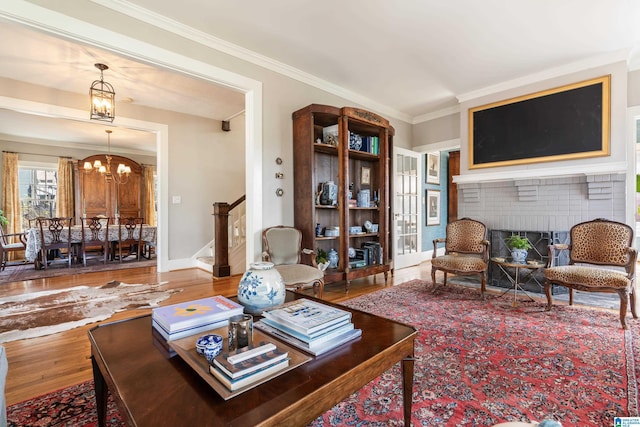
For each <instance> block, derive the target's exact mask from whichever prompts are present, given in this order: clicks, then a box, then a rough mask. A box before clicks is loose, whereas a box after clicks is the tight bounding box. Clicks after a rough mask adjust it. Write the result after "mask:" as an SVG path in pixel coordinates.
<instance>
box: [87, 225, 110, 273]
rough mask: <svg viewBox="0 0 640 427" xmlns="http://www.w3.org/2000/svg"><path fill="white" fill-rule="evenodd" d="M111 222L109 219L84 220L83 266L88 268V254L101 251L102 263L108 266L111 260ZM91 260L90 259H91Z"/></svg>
mask: <svg viewBox="0 0 640 427" xmlns="http://www.w3.org/2000/svg"><path fill="white" fill-rule="evenodd" d="M109 220H110V218H108V217H98V216H95V217H91V218H82V220H81V225H82V242H80V252H81V253H82V264H83V265H84V266H85V267H86V266H87V259H88V256H87V255H88V254H91V253H92V252H95V251H96V250H99V252H98V254H99V256H97V257H94V258H100V257H102V263H103V264H106V263H107V259H108V258H109ZM89 258H90V257H89Z"/></svg>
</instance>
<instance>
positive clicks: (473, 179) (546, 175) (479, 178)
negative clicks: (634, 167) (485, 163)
mask: <svg viewBox="0 0 640 427" xmlns="http://www.w3.org/2000/svg"><path fill="white" fill-rule="evenodd" d="M628 167H629V165H628V164H627V162H616V163H607V164H606V166H603V165H602V164H591V165H585V164H582V165H580V166H579V167H576V166H571V167H556V168H541V169H517V170H515V169H512V170H502V171H495V172H493V171H487V172H485V171H483V172H472V173H467V174H464V175H456V176H454V177H453V182H454V183H456V184H479V183H484V182H496V181H521V180H526V179H536V178H543V179H553V178H568V177H573V176H596V175H612V174H626V173H627V169H628Z"/></svg>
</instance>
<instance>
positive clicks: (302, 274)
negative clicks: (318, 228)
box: [262, 226, 324, 298]
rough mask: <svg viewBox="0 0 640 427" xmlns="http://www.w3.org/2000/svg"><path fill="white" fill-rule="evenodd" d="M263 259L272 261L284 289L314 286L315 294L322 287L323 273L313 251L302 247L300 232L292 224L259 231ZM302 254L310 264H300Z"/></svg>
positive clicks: (321, 289) (320, 294)
mask: <svg viewBox="0 0 640 427" xmlns="http://www.w3.org/2000/svg"><path fill="white" fill-rule="evenodd" d="M262 244H263V248H264V252H263V253H262V259H263V261H269V262H272V263H273V264H274V265H275V268H276V270H278V272H279V273H280V275H281V276H282V279H283V280H284V284H285V286H286V287H287V289H292V290H296V291H297V290H300V289H304V288H308V287H313V289H314V292H315V293H316V294H317V296H318V298H322V292H323V291H324V273H323V272H322V271H320V269H319V268H318V266H317V264H316V257H315V252H313V251H312V250H310V249H302V233H301V232H300V230H298V229H296V228H293V227H285V226H276V227H270V228H267V229H266V230H264V231H263V232H262ZM302 254H306V255H308V256H309V258H311V265H307V264H301V260H302Z"/></svg>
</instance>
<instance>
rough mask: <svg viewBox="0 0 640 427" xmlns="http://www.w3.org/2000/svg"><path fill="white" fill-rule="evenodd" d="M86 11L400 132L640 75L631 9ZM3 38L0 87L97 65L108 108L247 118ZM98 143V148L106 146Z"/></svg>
mask: <svg viewBox="0 0 640 427" xmlns="http://www.w3.org/2000/svg"><path fill="white" fill-rule="evenodd" d="M92 1H93V2H95V3H98V4H100V5H102V6H106V7H110V8H113V9H116V10H119V11H121V12H123V13H126V14H129V15H131V16H134V17H135V18H137V19H141V20H144V21H146V22H148V23H152V24H156V25H162V26H164V27H166V28H169V29H170V30H171V31H175V32H177V33H178V34H180V35H183V36H185V37H188V36H189V34H196V33H197V34H198V35H199V36H202V35H204V36H205V37H208V39H207V40H209V41H210V42H211V43H212V44H215V43H216V42H219V45H220V46H222V45H224V46H225V51H226V52H227V53H230V54H237V56H239V57H242V58H243V59H245V60H249V61H253V62H255V63H258V64H260V65H262V66H265V67H272V68H273V69H276V70H284V72H285V73H286V72H287V71H286V70H290V71H291V75H297V76H303V78H304V79H305V81H307V82H312V84H315V85H317V86H318V87H322V88H325V89H327V90H329V91H331V92H334V93H336V94H339V95H341V96H346V97H348V98H350V99H352V100H354V102H358V103H361V104H363V105H365V106H366V107H368V108H372V109H375V110H378V111H381V110H384V112H385V113H386V114H388V115H393V116H395V117H397V118H401V119H404V120H407V121H409V122H412V121H414V122H415V120H416V118H419V117H420V116H423V115H426V114H429V113H433V112H436V111H441V110H444V109H447V108H449V107H453V106H455V105H457V103H458V102H459V99H461V97H464V96H465V95H466V94H471V93H475V92H479V91H482V90H485V89H486V88H490V87H492V86H496V85H500V84H504V83H505V82H509V81H521V80H522V79H526V78H527V76H534V75H540V74H543V73H547V75H548V73H549V72H550V70H554V69H557V70H569V69H570V67H571V66H572V64H573V65H575V64H581V66H582V69H584V68H588V67H586V66H585V64H589V63H591V64H595V65H600V64H597V62H598V61H602V60H604V59H611V58H622V59H627V60H628V61H629V67H630V69H635V68H638V65H639V62H638V59H637V55H638V53H640V49H639V47H640V25H638V22H640V2H637V1H632V0H610V1H606V2H604V1H601V0H518V1H510V2H505V1H504V0H483V1H477V0H457V1H455V2H447V1H442V0H402V1H399V2H398V1H396V2H392V1H389V0H350V1H346V2H345V1H344V0H324V1H322V2H311V1H301V0H279V1H277V2H265V1H263V0H245V1H242V2H233V1H220V0H181V1H179V2H174V1H158V0H128V1H125V0H117V1H115V0H92ZM0 37H1V39H2V40H17V39H18V38H16V37H20V38H19V39H20V40H24V43H20V44H17V43H2V44H0V58H2V61H0V76H4V77H9V78H13V79H17V80H23V81H27V82H31V83H35V84H40V85H52V86H55V87H59V88H63V89H65V90H68V91H70V92H75V93H82V94H86V93H87V91H88V87H89V85H90V83H91V82H92V81H93V80H95V79H97V78H98V77H99V71H98V70H97V69H96V68H94V66H93V64H94V63H96V62H103V63H106V64H107V65H109V67H110V69H109V70H107V71H106V72H105V80H106V81H109V82H110V83H112V84H113V85H114V86H115V89H116V93H117V95H116V101H117V102H118V103H121V102H131V103H132V104H138V105H153V106H156V107H157V108H163V109H168V110H178V111H181V112H187V113H190V114H198V115H203V116H206V117H211V118H214V119H217V120H223V119H226V118H228V117H230V116H232V115H234V114H237V113H238V112H239V111H241V110H242V109H243V108H244V102H243V96H242V94H239V93H237V92H233V91H231V90H229V89H226V88H223V87H220V86H216V85H214V84H211V83H208V82H204V81H201V80H197V79H195V78H191V77H187V76H183V75H180V74H177V73H173V72H170V71H166V70H159V69H157V68H154V67H151V66H149V65H146V64H142V63H138V62H133V61H131V60H129V59H126V58H123V57H120V56H118V55H114V54H112V53H110V52H106V51H101V50H100V49H97V48H95V47H88V46H84V45H79V44H77V43H75V42H74V43H72V42H69V41H66V40H62V39H58V38H53V37H51V36H48V35H46V34H43V33H40V32H37V31H33V30H30V29H25V28H24V27H21V26H19V25H16V24H11V23H8V22H1V23H0ZM222 41H224V42H222ZM43 46H46V48H44V47H43ZM603 63H606V62H603ZM43 70H46V72H43ZM565 73H566V71H565ZM159 92H161V93H162V96H157V94H158V93H159ZM203 94H204V96H203ZM0 113H1V111H0ZM7 122H9V123H7ZM0 123H2V125H1V126H0V133H5V134H12V132H18V131H19V129H18V128H22V129H24V126H22V125H23V124H22V123H21V122H20V120H18V119H17V117H13V118H12V119H11V120H9V121H7V120H4V119H3V118H2V115H1V114H0ZM10 124H13V126H10ZM30 128H31V129H32V131H33V129H34V128H37V127H36V126H31V127H30ZM23 132H24V131H23ZM65 132H69V129H65ZM87 133H88V134H93V133H94V132H93V130H88V131H87V130H85V134H84V135H81V136H80V137H79V138H80V139H86V138H88V136H87ZM95 133H96V134H97V135H98V136H97V137H95V140H94V143H97V141H99V138H104V132H103V131H102V130H101V131H100V132H95ZM51 135H52V131H51V130H48V131H47V132H46V135H40V136H36V135H33V136H32V137H38V138H40V137H43V138H44V137H46V138H48V137H51ZM115 135H116V134H115V133H114V137H115ZM67 137H68V133H67ZM132 137H133V136H132ZM114 139H115V138H114Z"/></svg>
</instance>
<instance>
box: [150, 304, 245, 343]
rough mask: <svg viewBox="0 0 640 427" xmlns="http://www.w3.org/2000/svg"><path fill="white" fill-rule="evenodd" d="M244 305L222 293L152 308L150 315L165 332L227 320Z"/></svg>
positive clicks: (238, 312)
mask: <svg viewBox="0 0 640 427" xmlns="http://www.w3.org/2000/svg"><path fill="white" fill-rule="evenodd" d="M243 309H244V307H243V306H242V305H240V304H238V303H237V302H234V301H231V300H230V299H228V298H225V297H223V296H222V295H216V296H213V297H207V298H201V299H197V300H193V301H186V302H182V303H178V304H172V305H167V306H163V307H158V308H154V309H153V310H152V311H151V313H152V314H151V317H152V319H153V320H155V321H156V323H157V324H158V325H160V327H162V329H164V330H165V331H166V332H167V333H169V334H173V333H174V332H178V331H183V330H186V329H191V328H194V327H198V326H202V325H205V324H211V323H215V322H218V321H221V320H228V319H229V317H231V316H235V315H237V314H242V312H243Z"/></svg>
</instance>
